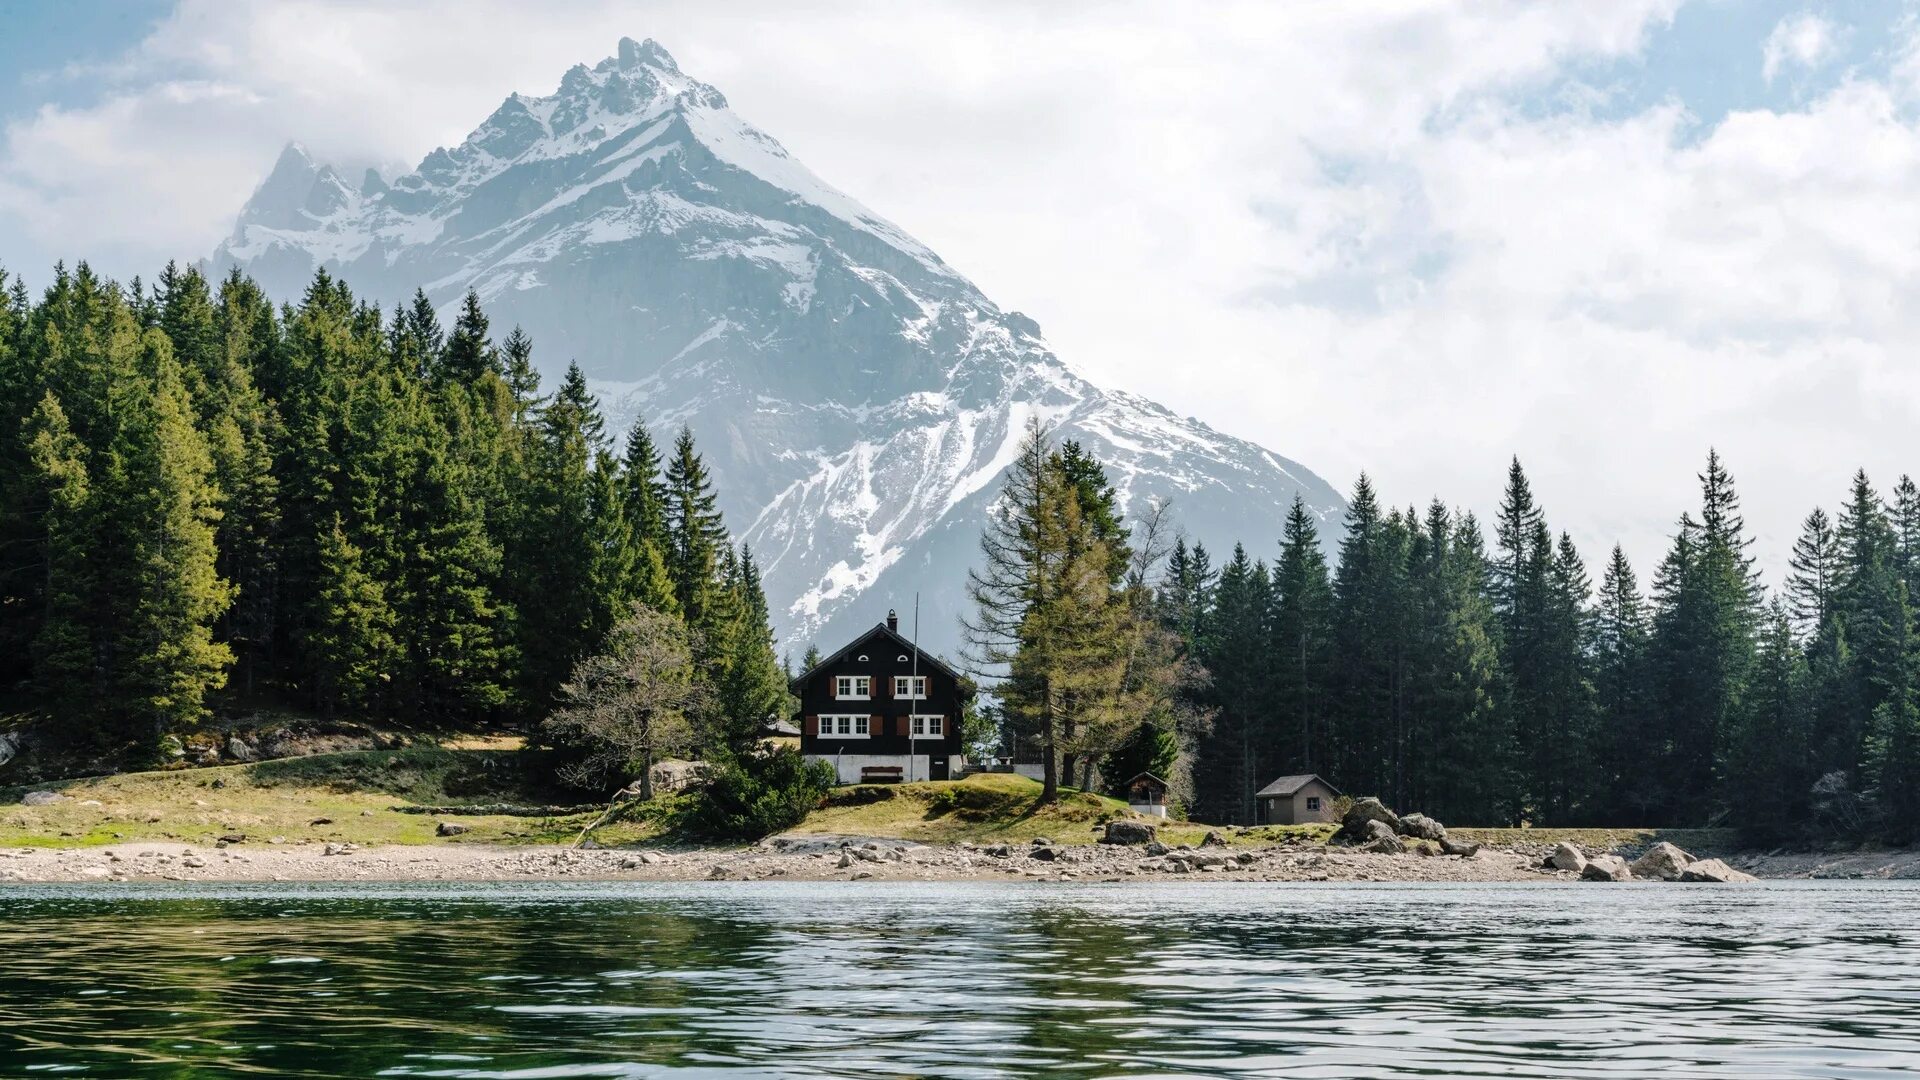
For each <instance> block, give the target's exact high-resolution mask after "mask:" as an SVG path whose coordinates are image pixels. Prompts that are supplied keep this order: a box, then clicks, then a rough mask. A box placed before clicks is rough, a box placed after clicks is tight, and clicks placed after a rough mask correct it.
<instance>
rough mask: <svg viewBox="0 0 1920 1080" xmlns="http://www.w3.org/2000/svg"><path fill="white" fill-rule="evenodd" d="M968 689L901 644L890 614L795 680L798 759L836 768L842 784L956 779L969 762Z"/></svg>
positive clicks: (936, 662) (939, 664) (940, 665)
mask: <svg viewBox="0 0 1920 1080" xmlns="http://www.w3.org/2000/svg"><path fill="white" fill-rule="evenodd" d="M969 686H970V684H969V683H967V682H966V681H965V680H963V679H962V678H961V677H960V674H959V673H958V672H956V671H954V670H953V668H951V667H949V666H948V665H947V664H946V663H945V662H944V661H942V660H941V659H940V658H939V657H936V656H932V655H930V654H928V653H925V652H921V651H919V650H917V649H916V648H915V647H914V645H913V643H912V642H910V641H908V640H907V639H906V638H904V637H901V636H900V623H899V619H898V618H897V617H896V616H895V615H894V613H893V612H891V611H889V612H887V621H886V622H884V623H880V624H878V625H876V626H875V627H874V628H873V629H871V630H869V631H867V632H866V633H864V634H862V635H860V636H859V637H857V638H855V639H854V640H853V641H852V642H850V643H848V645H847V646H846V647H845V648H843V649H841V650H840V651H839V652H836V653H834V654H833V655H831V656H829V657H827V658H826V659H825V660H822V661H820V662H819V663H818V664H815V665H814V666H813V667H812V668H810V669H808V670H807V671H805V672H803V673H802V674H800V675H799V676H798V677H796V678H795V679H794V680H793V682H792V684H791V688H792V690H793V694H794V696H795V697H797V698H799V699H800V752H801V753H802V754H805V755H806V756H807V757H809V758H815V759H818V760H821V761H826V762H830V763H832V765H833V766H834V769H835V771H836V772H837V773H838V774H839V777H840V782H841V783H843V784H857V783H874V782H892V781H909V780H947V779H951V778H953V777H955V776H957V775H958V774H959V772H960V768H961V764H962V762H963V760H964V759H963V752H962V751H963V747H962V743H961V738H960V714H961V711H962V709H963V708H964V707H965V706H966V701H965V699H964V697H963V695H964V694H965V693H967V691H968V688H969Z"/></svg>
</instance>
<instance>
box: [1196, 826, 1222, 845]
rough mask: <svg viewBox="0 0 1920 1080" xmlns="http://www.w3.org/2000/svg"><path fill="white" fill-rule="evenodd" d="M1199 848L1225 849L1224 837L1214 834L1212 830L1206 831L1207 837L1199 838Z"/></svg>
mask: <svg viewBox="0 0 1920 1080" xmlns="http://www.w3.org/2000/svg"><path fill="white" fill-rule="evenodd" d="M1200 846H1201V847H1226V846H1227V838H1226V837H1224V836H1221V835H1220V834H1219V833H1217V832H1214V831H1213V830H1212V829H1208V830H1207V835H1205V836H1203V837H1201V838H1200Z"/></svg>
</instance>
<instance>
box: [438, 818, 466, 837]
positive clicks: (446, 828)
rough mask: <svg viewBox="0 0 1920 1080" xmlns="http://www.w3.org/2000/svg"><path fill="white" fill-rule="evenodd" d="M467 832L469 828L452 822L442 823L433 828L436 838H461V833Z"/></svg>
mask: <svg viewBox="0 0 1920 1080" xmlns="http://www.w3.org/2000/svg"><path fill="white" fill-rule="evenodd" d="M467 831H468V829H467V826H465V825H456V824H455V823H453V822H451V821H442V822H440V823H439V824H437V825H435V826H434V827H433V835H435V836H459V835H460V834H461V833H464V832H467Z"/></svg>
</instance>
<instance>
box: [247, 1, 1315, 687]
mask: <svg viewBox="0 0 1920 1080" xmlns="http://www.w3.org/2000/svg"><path fill="white" fill-rule="evenodd" d="M876 137H883V136H876ZM209 262H210V267H209V268H210V269H211V270H213V271H215V272H224V271H225V269H226V268H227V267H229V266H236V265H237V266H239V267H241V268H242V269H243V270H244V271H246V272H247V273H249V274H251V275H253V276H254V277H255V278H256V279H258V280H259V281H260V282H261V284H262V285H264V286H265V287H266V288H268V289H269V290H270V291H271V292H273V293H274V294H275V295H278V296H283V297H291V296H295V295H297V294H298V293H299V291H300V290H301V289H302V288H304V286H305V284H306V282H307V281H308V280H309V279H310V278H311V277H312V275H313V273H314V271H315V269H316V268H318V267H322V266H324V267H326V268H328V269H329V270H330V271H331V272H333V273H335V274H337V275H339V276H341V277H343V278H345V279H346V280H347V281H348V282H349V283H350V284H351V285H352V286H353V287H354V288H355V289H356V290H357V291H358V292H360V293H361V294H363V295H365V296H368V297H370V298H374V299H377V300H379V301H381V302H383V303H385V304H387V305H391V304H393V303H395V302H397V301H399V300H401V299H403V298H405V297H407V296H410V295H411V294H412V292H413V290H414V289H415V288H416V287H423V288H425V289H426V291H427V293H428V295H429V296H430V297H431V298H432V299H433V300H434V302H435V303H436V304H438V305H440V306H441V307H442V308H443V310H446V309H449V308H450V307H451V306H452V305H454V304H456V303H457V302H458V301H459V298H460V297H461V296H462V295H463V294H464V293H465V292H466V291H467V290H468V289H474V290H477V291H478V292H479V294H480V295H481V297H482V298H483V300H484V301H485V302H486V305H487V310H488V312H489V314H490V316H491V317H492V318H493V320H494V324H495V328H496V330H497V331H499V332H502V333H504V331H505V329H506V328H507V327H509V326H511V325H513V324H516V323H517V324H519V325H520V326H522V327H524V328H525V329H526V331H527V332H528V333H529V334H531V335H532V337H533V340H534V346H535V355H536V357H537V358H538V359H539V360H540V362H541V364H542V367H543V369H544V370H545V371H546V372H547V374H548V375H549V377H551V376H552V375H553V374H555V373H556V372H557V371H558V370H559V369H561V368H562V367H564V365H565V364H566V362H567V361H568V360H576V361H578V362H579V363H580V365H581V367H582V368H583V369H584V370H585V371H586V373H587V374H588V376H589V378H590V379H592V380H593V382H594V386H595V389H596V391H597V392H598V393H599V394H600V395H601V398H602V400H603V402H604V403H605V404H606V405H607V407H608V411H609V413H610V415H611V417H612V419H613V420H614V421H615V426H616V427H624V425H625V424H626V423H627V422H630V421H632V420H634V419H640V420H644V421H645V422H646V423H647V424H649V425H650V426H651V427H653V428H654V429H655V430H656V431H657V432H659V433H661V434H662V435H663V436H666V437H670V434H671V430H672V429H673V428H675V427H678V426H679V425H680V424H683V423H684V424H689V425H691V426H692V428H693V430H694V433H695V436H696V438H697V439H698V441H699V443H700V446H701V449H702V450H703V452H704V453H705V455H706V456H707V459H708V461H709V463H710V464H711V465H712V466H713V469H714V473H715V476H716V480H717V483H718V487H719V491H720V495H721V499H722V509H723V510H724V511H725V513H726V515H727V520H728V523H729V525H730V526H731V527H732V528H733V530H734V532H735V534H736V536H738V537H740V538H741V539H743V540H744V541H746V542H747V543H749V544H750V545H751V546H752V548H753V551H754V553H755V556H756V558H757V559H758V560H759V562H760V564H761V567H762V569H763V572H764V574H765V578H766V585H767V591H768V595H769V597H770V599H771V601H772V603H773V608H774V610H773V616H774V620H775V625H776V627H777V629H778V631H779V633H780V635H781V637H782V643H783V646H784V647H787V648H791V649H793V650H795V651H798V650H800V649H804V647H805V645H806V643H807V642H809V641H814V640H818V641H819V642H820V643H821V644H823V645H831V644H832V643H834V642H837V641H839V640H840V639H842V638H843V637H846V636H849V635H850V634H851V633H852V631H853V630H854V629H855V628H856V627H863V626H866V625H870V624H871V623H873V622H874V621H877V620H878V619H879V617H880V616H881V615H882V614H884V612H885V610H886V609H887V608H888V607H898V608H900V609H901V610H902V613H903V615H905V614H906V613H907V612H908V611H909V609H910V608H911V605H912V603H913V599H914V594H915V593H916V592H918V593H919V594H920V599H921V628H922V636H923V637H924V638H925V639H926V640H927V641H928V643H929V644H930V645H932V646H933V647H935V648H937V649H941V650H945V651H952V650H953V649H954V648H955V647H956V646H957V642H958V629H957V619H958V617H959V615H960V613H961V612H962V611H963V610H964V606H965V597H964V589H963V585H964V569H965V567H966V566H968V565H970V564H971V562H972V560H973V558H974V556H975V551H976V539H977V537H978V534H979V530H980V524H981V522H982V520H983V516H984V515H985V514H986V513H987V512H988V508H989V506H990V504H991V503H992V501H993V500H994V498H995V496H996V494H997V492H998V488H999V484H998V480H999V477H1000V474H1001V472H1002V471H1003V470H1004V469H1005V467H1006V466H1007V464H1008V463H1009V461H1010V460H1011V458H1012V455H1013V452H1014V449H1015V447H1016V445H1017V443H1018V440H1019V438H1020V434H1021V431H1022V428H1023V426H1024V425H1025V423H1026V421H1027V419H1028V418H1029V417H1033V416H1039V417H1042V418H1044V419H1045V420H1047V421H1048V422H1050V423H1052V424H1053V425H1055V426H1056V428H1057V430H1058V432H1059V434H1060V435H1061V436H1062V437H1064V438H1074V439H1079V440H1081V441H1082V442H1083V443H1085V444H1086V445H1087V446H1088V448H1089V449H1091V450H1092V451H1093V452H1094V453H1095V454H1097V455H1098V456H1099V457H1100V458H1101V459H1102V460H1103V461H1104V462H1105V463H1106V464H1107V467H1108V470H1109V474H1110V476H1111V478H1112V479H1113V481H1114V483H1115V485H1116V486H1117V487H1118V489H1119V491H1120V493H1121V495H1122V497H1123V498H1124V499H1126V500H1127V501H1128V502H1129V503H1130V504H1137V500H1140V499H1142V498H1144V497H1146V496H1149V495H1160V496H1166V497H1170V498H1171V499H1172V500H1173V502H1174V510H1175V515H1176V517H1177V518H1178V520H1179V522H1180V524H1181V525H1182V526H1183V527H1184V529H1185V530H1186V531H1187V533H1188V534H1189V535H1191V536H1193V537H1195V538H1197V539H1200V540H1202V541H1204V542H1205V543H1207V545H1208V546H1209V547H1212V548H1215V549H1217V550H1221V551H1223V552H1224V550H1225V549H1226V548H1227V547H1229V546H1230V545H1231V544H1232V543H1233V542H1234V541H1235V540H1246V541H1248V542H1249V543H1250V544H1253V545H1264V544H1266V543H1269V542H1271V540H1272V539H1273V538H1276V537H1277V536H1278V535H1279V533H1280V523H1281V519H1282V517H1283V515H1284V514H1285V512H1286V508H1287V506H1288V504H1289V503H1290V502H1291V500H1292V499H1293V497H1294V495H1295V494H1296V493H1297V494H1300V495H1301V496H1302V497H1303V498H1304V499H1305V500H1306V502H1307V505H1308V506H1309V507H1311V508H1312V509H1313V510H1314V512H1315V513H1317V514H1318V515H1320V516H1321V518H1322V520H1323V521H1327V520H1330V519H1331V518H1333V517H1334V516H1335V515H1337V514H1338V512H1339V511H1340V509H1341V508H1342V505H1343V504H1342V500H1341V498H1340V496H1339V495H1338V493H1336V492H1335V491H1334V490H1333V489H1332V488H1331V487H1330V486H1329V485H1328V484H1327V483H1326V482H1325V481H1323V480H1321V479H1320V478H1319V477H1318V476H1316V475H1314V474H1313V473H1312V472H1310V471H1308V470H1307V469H1305V468H1304V467H1302V466H1300V465H1298V464H1296V463H1294V462H1292V461H1289V460H1287V459H1285V458H1282V457H1280V456H1278V455H1276V454H1273V453H1271V452H1269V451H1267V450H1265V449H1263V448H1261V447H1259V446H1256V445H1254V444H1252V443H1250V442H1246V441H1244V440H1241V439H1236V438H1232V437H1229V436H1226V435H1223V434H1221V433H1219V432H1216V431H1214V430H1212V429H1211V428H1209V427H1207V426H1206V425H1205V424H1203V423H1201V422H1200V421H1198V420H1195V419H1192V418H1181V417H1178V416H1176V415H1174V414H1173V413H1171V412H1170V411H1169V410H1167V409H1165V408H1163V407H1161V406H1160V405H1158V404H1156V403H1154V402H1152V401H1148V400H1146V399H1144V398H1141V397H1138V396H1136V395H1132V394H1127V393H1122V392H1118V391H1114V390H1108V389H1103V388H1101V387H1098V386H1095V385H1094V384H1092V383H1091V382H1089V381H1088V380H1086V379H1085V378H1084V377H1082V376H1081V375H1080V374H1078V373H1077V372H1076V371H1075V370H1074V369H1073V368H1072V367H1071V366H1069V365H1068V364H1067V363H1065V362H1064V361H1062V360H1061V359H1060V358H1059V357H1057V356H1055V355H1054V353H1053V352H1052V351H1051V349H1049V347H1048V346H1047V343H1046V341H1045V339H1044V337H1043V336H1042V334H1041V332H1040V328H1039V326H1038V325H1037V324H1036V323H1035V322H1034V321H1033V320H1032V319H1030V318H1028V317H1026V316H1024V315H1022V314H1020V313H1019V312H1017V311H1008V310H1002V309H1001V308H1000V307H999V306H997V305H996V304H994V303H993V302H992V301H991V300H989V299H988V298H987V297H985V296H984V295H982V294H981V293H980V291H979V290H978V289H977V288H975V287H974V286H973V284H972V283H970V282H969V281H968V280H967V279H966V278H964V277H962V276H961V275H960V274H959V273H957V272H956V271H955V270H953V269H952V268H951V267H949V266H947V265H946V263H944V262H943V261H942V260H941V259H940V257H939V256H938V255H936V254H935V253H934V252H932V251H930V250H928V249H927V248H926V247H925V246H923V245H922V244H920V243H919V242H917V241H916V240H914V239H913V238H912V237H911V236H909V235H907V234H906V233H905V232H904V231H902V230H901V229H899V228H898V227H896V226H895V225H893V224H891V223H890V222H888V221H886V220H885V219H883V218H881V217H880V216H878V215H876V214H874V213H873V212H872V211H870V210H868V209H866V208H865V207H863V206H861V205H860V204H859V203H857V202H856V201H854V200H853V199H851V198H849V197H848V196H846V195H845V194H842V193H841V192H839V191H837V190H835V189H834V188H833V187H831V186H829V185H828V184H827V183H825V182H824V181H822V180H821V179H819V178H818V177H816V176H814V175H813V173H811V172H810V171H808V170H807V169H806V167H805V166H803V165H801V164H800V163H799V162H798V161H796V160H794V159H793V158H792V157H791V156H790V155H789V154H788V153H787V152H786V151H785V150H784V149H783V148H782V147H781V146H780V144H779V143H778V142H776V141H774V139H772V138H771V137H770V136H768V135H766V134H765V133H763V132H761V131H759V130H758V129H756V128H754V127H753V126H752V125H750V124H748V123H747V122H746V121H744V120H742V119H741V118H740V117H738V116H736V115H735V114H734V113H733V112H732V111H731V110H730V109H729V108H728V106H727V101H726V98H725V97H724V96H723V95H722V94H721V93H720V92H719V91H718V90H716V89H714V88H713V87H711V86H708V85H706V84H705V83H702V82H699V81H697V80H695V79H693V78H691V77H689V76H688V75H686V74H685V73H683V72H682V71H680V69H679V66H678V65H677V64H676V63H675V62H674V60H673V58H672V57H671V56H670V55H668V54H667V52H666V50H664V49H663V48H661V47H660V46H659V45H658V44H656V43H655V42H653V41H646V42H635V41H633V40H632V39H622V40H621V42H620V45H619V50H618V53H617V55H615V56H614V57H611V58H608V59H606V60H603V61H601V62H600V63H598V64H596V65H594V66H593V67H591V68H589V67H587V66H585V65H578V66H575V67H574V68H572V69H571V70H569V71H568V72H567V73H566V75H565V76H564V77H563V78H562V79H561V82H560V86H559V89H558V90H557V91H556V92H555V93H554V94H553V95H551V96H548V97H540V98H532V97H524V96H521V95H518V94H515V95H512V96H510V97H508V98H507V99H506V101H505V102H503V103H502V104H501V106H500V107H499V108H498V109H497V110H495V112H494V113H493V115H492V116H490V117H488V118H487V120H486V121H485V122H484V123H482V124H481V125H480V126H479V127H478V128H476V129H475V130H474V131H473V133H472V134H471V135H469V136H468V137H467V139H466V141H465V142H463V143H462V144H461V145H459V146H458V147H455V148H453V149H445V148H441V149H436V150H434V151H433V152H432V153H430V154H428V155H427V156H426V157H425V158H424V159H423V160H422V161H421V162H420V164H419V166H418V167H417V168H416V169H415V171H413V172H412V173H409V174H407V175H406V176H403V177H400V178H398V179H396V180H394V181H393V182H392V183H391V184H389V183H388V182H386V181H385V180H384V179H383V178H381V177H380V176H379V175H378V174H376V173H373V172H368V173H367V174H366V176H365V177H363V178H362V179H361V180H359V181H358V182H357V183H355V182H350V181H349V180H348V179H347V178H345V177H342V176H340V175H339V174H338V173H337V172H336V171H335V170H334V169H332V168H331V167H330V166H327V165H324V164H321V163H318V162H315V161H313V160H312V159H311V158H310V157H309V156H308V154H307V153H306V152H305V151H304V150H303V149H301V148H300V146H299V145H298V144H291V145H289V146H288V147H287V149H286V150H285V152H284V153H283V154H282V155H281V157H280V160H279V162H278V163H277V164H276V165H275V167H274V169H273V171H272V173H271V174H270V175H269V176H268V177H267V179H266V180H265V182H264V183H262V185H261V187H260V189H259V190H258V191H257V192H256V193H255V195H254V197H253V198H252V199H251V200H250V201H249V202H248V204H247V206H246V208H245V209H244V210H243V212H242V213H241V215H240V219H239V222H238V224H237V226H236V227H235V230H234V233H233V235H232V237H231V238H229V239H228V240H227V241H226V242H225V243H223V244H222V245H221V246H220V248H219V249H218V250H217V251H216V252H215V253H214V255H213V257H212V258H211V260H210V261H209ZM1114 317H1115V318H1119V319H1143V318H1145V319H1150V318H1152V317H1153V316H1152V311H1151V305H1150V303H1148V302H1145V301H1143V299H1142V298H1139V297H1130V296H1115V298H1114ZM1196 359H1197V358H1195V357H1170V358H1169V362H1173V363H1191V362H1195V361H1196ZM1254 553H1255V554H1256V555H1264V554H1266V553H1267V551H1266V549H1265V548H1264V547H1257V548H1256V549H1255V552H1254Z"/></svg>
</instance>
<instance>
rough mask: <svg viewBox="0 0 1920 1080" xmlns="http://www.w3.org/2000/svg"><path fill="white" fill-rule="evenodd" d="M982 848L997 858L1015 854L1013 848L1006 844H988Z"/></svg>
mask: <svg viewBox="0 0 1920 1080" xmlns="http://www.w3.org/2000/svg"><path fill="white" fill-rule="evenodd" d="M982 850H983V851H984V852H985V853H986V854H988V855H991V856H993V857H994V858H996V859H1004V858H1006V857H1007V856H1009V855H1012V854H1013V848H1012V847H1010V846H1008V845H1006V844H988V845H987V846H986V847H985V848H984V849H982Z"/></svg>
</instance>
